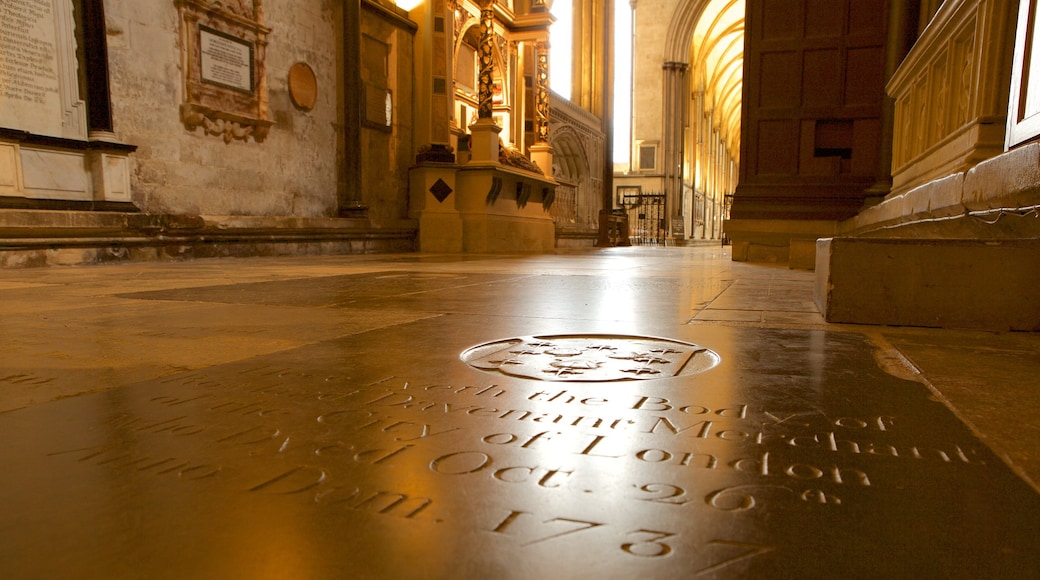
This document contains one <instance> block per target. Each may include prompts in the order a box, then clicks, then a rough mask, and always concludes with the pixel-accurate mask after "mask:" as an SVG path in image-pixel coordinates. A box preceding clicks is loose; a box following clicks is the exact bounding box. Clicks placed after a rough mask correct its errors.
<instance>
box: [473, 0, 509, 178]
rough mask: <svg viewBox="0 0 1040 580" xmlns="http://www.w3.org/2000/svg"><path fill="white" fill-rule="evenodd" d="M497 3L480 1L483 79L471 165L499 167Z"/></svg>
mask: <svg viewBox="0 0 1040 580" xmlns="http://www.w3.org/2000/svg"><path fill="white" fill-rule="evenodd" d="M494 46H495V0H480V52H479V54H478V58H479V59H480V76H479V78H478V87H477V122H476V123H474V124H472V125H470V128H469V130H470V138H471V141H470V150H471V154H472V158H471V161H473V162H477V163H481V162H484V163H488V162H493V163H498V134H499V133H501V132H502V128H501V127H499V126H498V125H496V124H495V118H494V107H493V105H492V84H493V83H494V76H495V74H494V73H495V65H494V58H493V51H494Z"/></svg>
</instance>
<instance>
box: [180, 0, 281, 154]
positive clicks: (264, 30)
mask: <svg viewBox="0 0 1040 580" xmlns="http://www.w3.org/2000/svg"><path fill="white" fill-rule="evenodd" d="M175 2H176V4H177V9H178V12H179V14H180V22H181V47H182V53H181V54H182V56H181V58H182V65H183V66H182V70H183V71H184V102H183V103H182V104H181V111H180V113H181V121H182V122H183V123H184V126H185V127H186V128H187V129H188V130H190V131H194V130H195V129H197V128H199V127H201V128H202V129H203V131H204V132H205V133H206V134H208V135H215V136H220V137H222V138H223V139H224V142H225V143H230V142H231V141H232V140H234V139H239V140H242V141H248V140H249V138H250V137H252V138H253V139H254V140H255V141H256V142H258V143H259V142H262V141H263V140H264V139H265V138H266V137H267V133H268V131H269V130H270V128H271V126H272V125H274V121H272V120H271V119H269V118H268V111H267V64H266V61H267V58H266V55H267V35H268V34H270V33H271V29H270V28H268V27H266V26H264V23H263V14H264V11H263V6H262V0H233V1H225V2H217V1H213V0H175ZM203 32H206V33H208V34H210V35H214V34H216V35H219V36H220V37H222V38H225V39H228V40H229V41H230V42H232V43H234V45H236V46H246V47H248V48H249V52H250V55H251V57H250V58H251V61H252V62H251V63H249V66H250V69H251V70H250V75H249V76H250V77H251V79H250V84H251V87H249V88H250V90H244V89H245V87H242V86H234V83H232V84H220V83H215V82H213V81H212V79H209V78H206V75H205V74H204V71H203V65H202V56H203V54H202V53H203V49H202V48H203V47H202V34H203Z"/></svg>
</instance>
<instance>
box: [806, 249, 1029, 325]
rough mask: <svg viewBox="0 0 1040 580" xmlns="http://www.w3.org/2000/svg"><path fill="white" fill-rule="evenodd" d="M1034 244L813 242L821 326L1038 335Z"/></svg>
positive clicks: (817, 301)
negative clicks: (921, 328)
mask: <svg viewBox="0 0 1040 580" xmlns="http://www.w3.org/2000/svg"><path fill="white" fill-rule="evenodd" d="M1036 264H1040V240H991V241H981V240H934V239H933V240H909V239H875V238H833V239H830V238H828V239H821V240H819V241H818V242H817V251H816V288H815V293H814V294H815V300H816V305H817V307H818V308H819V310H820V312H821V313H822V314H823V316H824V318H826V320H827V322H833V323H852V324H879V325H891V326H924V327H936V328H971V329H981V330H996V331H1006V330H1018V331H1037V330H1040V301H1037V299H1036V289H1037V288H1038V287H1040V270H1038V269H1037V268H1036Z"/></svg>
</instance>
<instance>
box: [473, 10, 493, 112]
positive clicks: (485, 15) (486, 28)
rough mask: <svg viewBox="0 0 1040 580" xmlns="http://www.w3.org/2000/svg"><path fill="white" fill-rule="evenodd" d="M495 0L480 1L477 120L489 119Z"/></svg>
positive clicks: (491, 110) (491, 108)
mask: <svg viewBox="0 0 1040 580" xmlns="http://www.w3.org/2000/svg"><path fill="white" fill-rule="evenodd" d="M494 25H495V0H480V78H479V81H478V82H479V86H478V88H477V118H478V119H491V118H492V117H493V114H494V108H493V107H492V100H491V99H492V85H493V83H494V72H495V65H494V60H493V57H492V54H493V50H494V46H495V27H494Z"/></svg>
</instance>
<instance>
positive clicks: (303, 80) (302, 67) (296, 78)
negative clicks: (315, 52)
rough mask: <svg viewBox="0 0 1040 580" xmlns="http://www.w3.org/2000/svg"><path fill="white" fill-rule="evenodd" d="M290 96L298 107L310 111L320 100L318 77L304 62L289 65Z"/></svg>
mask: <svg viewBox="0 0 1040 580" xmlns="http://www.w3.org/2000/svg"><path fill="white" fill-rule="evenodd" d="M289 98H290V99H292V102H293V104H294V105H296V106H297V107H299V108H301V109H303V110H304V111H310V110H311V109H313V108H314V104H315V103H317V102H318V79H317V78H316V77H315V76H314V70H313V69H311V67H310V66H309V65H308V64H307V63H304V62H298V63H296V64H294V65H292V66H291V67H289Z"/></svg>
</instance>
